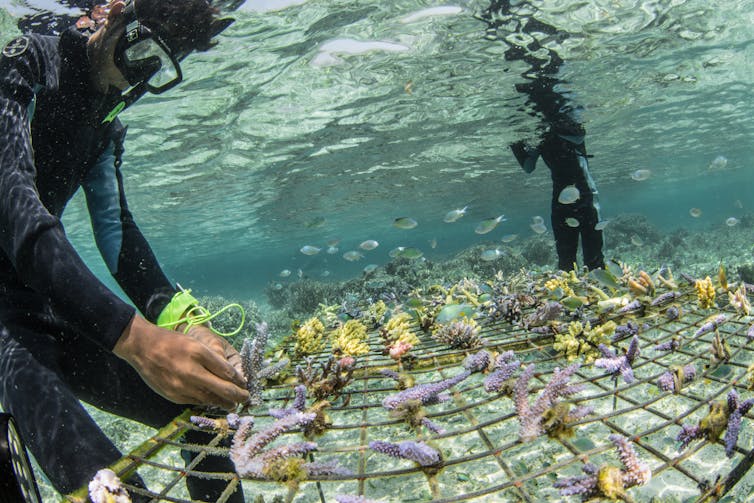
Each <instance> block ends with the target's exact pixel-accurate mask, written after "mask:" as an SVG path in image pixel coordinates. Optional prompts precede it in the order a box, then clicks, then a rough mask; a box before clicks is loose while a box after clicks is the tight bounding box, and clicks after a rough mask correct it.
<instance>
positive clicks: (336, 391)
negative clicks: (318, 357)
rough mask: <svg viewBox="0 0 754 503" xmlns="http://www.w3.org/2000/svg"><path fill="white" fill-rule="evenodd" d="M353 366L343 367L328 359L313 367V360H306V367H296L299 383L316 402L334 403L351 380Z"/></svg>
mask: <svg viewBox="0 0 754 503" xmlns="http://www.w3.org/2000/svg"><path fill="white" fill-rule="evenodd" d="M353 370H354V366H353V365H345V364H344V363H343V362H341V361H336V360H335V357H332V356H331V357H330V358H328V359H327V361H326V362H325V363H322V362H320V363H319V364H318V365H315V362H314V360H313V358H311V357H310V358H307V359H306V367H302V366H301V365H298V366H297V367H296V377H297V378H298V381H299V383H301V384H303V385H304V386H306V389H307V390H308V391H309V392H310V393H311V394H312V396H313V397H314V399H315V400H316V401H319V400H324V399H330V400H331V401H335V400H337V399H338V397H340V396H341V394H342V393H343V389H344V388H345V387H346V386H348V384H349V383H350V382H351V379H352V378H353Z"/></svg>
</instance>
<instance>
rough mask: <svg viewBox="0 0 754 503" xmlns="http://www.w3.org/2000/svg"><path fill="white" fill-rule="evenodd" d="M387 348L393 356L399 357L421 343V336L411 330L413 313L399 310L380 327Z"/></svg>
mask: <svg viewBox="0 0 754 503" xmlns="http://www.w3.org/2000/svg"><path fill="white" fill-rule="evenodd" d="M380 335H381V336H382V339H383V341H384V343H385V348H386V350H387V351H388V352H389V353H390V356H392V357H393V358H396V359H397V358H399V357H401V356H403V355H404V354H406V353H407V352H408V351H409V350H411V348H413V347H414V346H416V345H417V344H419V338H418V337H417V336H416V334H414V333H413V332H412V331H411V315H410V314H408V313H406V312H397V313H394V314H393V316H391V317H390V319H389V320H388V322H387V323H385V325H384V326H383V327H382V328H380Z"/></svg>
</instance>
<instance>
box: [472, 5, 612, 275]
mask: <svg viewBox="0 0 754 503" xmlns="http://www.w3.org/2000/svg"><path fill="white" fill-rule="evenodd" d="M536 13H537V8H536V7H535V6H533V5H532V4H530V3H529V2H527V1H523V2H511V0H494V1H492V2H491V3H490V6H489V8H488V9H487V10H485V11H484V12H483V13H482V14H481V15H480V16H479V18H480V19H481V20H483V21H484V22H486V23H487V25H488V26H487V30H486V31H487V34H486V38H488V39H490V40H496V41H500V42H503V43H504V44H505V45H507V46H508V49H507V50H506V51H505V59H506V61H523V62H525V63H526V64H527V65H529V68H528V69H527V70H526V71H525V72H524V73H522V74H521V76H522V77H523V78H524V82H522V83H519V84H516V90H517V91H518V92H520V93H523V94H525V95H526V97H527V100H526V109H525V110H522V112H525V113H528V114H530V115H533V116H536V117H539V118H540V120H541V126H540V128H539V130H540V132H539V139H538V140H539V141H538V143H537V144H536V145H529V144H527V143H526V142H525V141H518V142H515V143H513V144H511V145H510V149H511V151H512V152H513V154H514V156H515V157H516V160H517V161H518V163H519V164H520V165H521V168H522V169H523V170H524V171H526V172H527V173H531V172H532V171H534V168H535V167H536V163H537V159H538V158H539V157H542V159H543V160H544V161H545V164H547V167H548V168H549V169H550V173H551V176H552V214H551V221H552V230H553V234H554V235H555V247H556V250H557V253H558V268H559V269H562V270H570V269H572V268H573V267H574V264H575V263H576V252H577V250H578V243H579V236H581V246H582V250H583V257H584V265H586V266H587V267H588V268H589V269H596V268H601V267H604V256H603V254H602V226H601V225H600V221H601V219H600V206H599V201H598V192H597V187H596V185H595V183H594V180H593V179H592V177H591V175H590V174H589V166H588V162H587V157H588V156H587V153H586V146H585V143H584V139H585V136H586V130H585V129H584V126H583V124H582V123H581V118H580V115H581V108H580V107H579V106H577V105H575V104H574V103H573V101H572V99H571V96H570V93H569V92H568V90H567V86H566V82H565V81H563V80H562V79H560V77H559V73H560V70H561V67H562V65H563V63H564V61H563V59H562V58H561V57H560V56H559V55H558V53H557V52H555V50H553V49H552V48H549V47H547V44H548V43H550V44H559V43H560V42H562V41H563V40H565V39H566V38H568V37H569V34H568V33H566V32H564V31H561V30H558V29H557V28H555V27H554V26H552V25H550V24H547V23H544V22H542V21H540V20H538V19H536V18H535V17H534V16H535V15H536ZM573 187H575V189H576V190H577V191H578V192H577V193H576V192H575V191H574V189H573ZM564 189H566V192H564ZM566 193H567V197H562V196H561V194H563V196H566ZM574 196H575V200H574Z"/></svg>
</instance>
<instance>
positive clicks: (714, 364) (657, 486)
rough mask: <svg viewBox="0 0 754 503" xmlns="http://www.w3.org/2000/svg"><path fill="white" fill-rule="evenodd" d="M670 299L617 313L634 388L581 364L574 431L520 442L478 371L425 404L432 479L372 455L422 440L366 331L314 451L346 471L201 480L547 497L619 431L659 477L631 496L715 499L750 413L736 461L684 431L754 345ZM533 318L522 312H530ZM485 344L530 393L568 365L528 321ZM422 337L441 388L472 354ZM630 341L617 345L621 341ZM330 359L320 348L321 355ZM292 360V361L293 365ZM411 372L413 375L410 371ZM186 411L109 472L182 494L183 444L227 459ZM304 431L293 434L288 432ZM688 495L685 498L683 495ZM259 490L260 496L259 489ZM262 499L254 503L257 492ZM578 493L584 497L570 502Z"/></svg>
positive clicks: (610, 452) (742, 453)
mask: <svg viewBox="0 0 754 503" xmlns="http://www.w3.org/2000/svg"><path fill="white" fill-rule="evenodd" d="M679 292H680V296H679V297H678V298H677V299H675V305H676V306H678V307H680V308H681V309H682V312H683V314H682V315H681V316H680V317H679V318H677V319H675V320H668V319H667V317H666V316H664V315H663V314H662V313H661V310H660V309H659V308H652V307H649V306H648V307H647V309H646V310H644V312H643V313H642V314H641V316H637V315H636V313H634V314H626V315H620V316H614V319H615V322H616V323H621V322H625V321H626V320H627V319H631V320H633V321H634V322H636V323H638V324H639V326H641V329H640V330H639V333H638V337H639V343H640V347H641V354H640V355H639V356H638V358H637V359H636V361H635V362H634V363H633V370H634V374H635V376H636V379H635V381H634V382H631V383H630V384H626V383H625V382H624V381H623V380H622V379H615V378H614V377H613V375H612V374H610V373H609V372H606V371H605V370H604V369H602V368H597V367H595V366H593V365H588V366H587V365H583V366H582V367H581V368H580V369H579V370H578V371H577V372H576V374H575V375H574V376H573V378H572V379H571V381H572V382H573V383H582V384H584V386H585V388H584V390H583V391H581V392H580V393H578V394H577V395H574V396H573V397H570V398H569V401H571V402H576V403H578V404H579V405H591V406H594V413H593V414H591V415H589V416H586V417H584V418H582V419H579V420H578V421H577V422H576V423H575V425H574V430H575V431H574V435H573V436H571V437H563V438H549V437H548V436H547V435H544V436H541V437H538V438H536V439H534V440H533V441H530V442H526V443H523V442H521V441H520V440H519V437H518V430H519V423H518V419H517V415H516V412H515V408H514V405H513V401H512V399H511V398H510V396H506V395H505V394H498V393H487V392H486V391H485V390H484V389H483V387H482V380H483V376H482V375H481V374H475V375H472V376H471V377H470V378H468V379H466V380H465V381H464V382H462V383H461V384H459V385H457V386H455V387H454V388H451V390H450V391H451V394H452V400H450V401H448V402H444V403H441V404H438V405H434V406H431V407H426V411H427V417H429V418H430V419H431V420H432V421H433V422H435V423H437V424H439V425H441V426H442V427H443V428H444V429H445V430H446V432H445V433H442V434H439V435H434V436H433V437H432V442H433V445H435V446H437V447H438V448H439V449H440V450H441V451H442V453H443V457H444V467H443V469H442V470H441V471H440V473H438V474H437V475H436V477H429V476H427V474H426V473H425V472H424V471H422V470H421V469H420V467H418V466H417V465H416V464H414V463H412V462H410V461H405V460H400V459H398V460H396V459H394V458H388V457H386V456H382V455H380V454H378V453H375V452H373V451H371V450H370V449H369V448H368V445H369V442H370V441H373V440H390V441H392V442H399V441H401V440H412V439H413V440H415V439H416V433H414V432H412V431H411V430H409V429H408V428H407V427H406V425H405V423H404V422H402V421H401V420H399V419H393V418H391V417H390V416H389V415H388V413H387V411H386V410H385V409H384V408H383V407H382V404H381V403H382V400H383V399H384V398H385V397H386V396H388V395H390V394H393V393H395V392H396V387H395V382H394V381H392V380H391V379H389V378H387V377H385V376H384V375H383V374H381V373H380V372H379V371H380V370H382V369H396V363H395V361H394V360H392V359H390V358H389V357H388V356H386V355H384V354H383V351H382V348H383V346H382V345H381V344H380V342H379V336H377V335H374V334H373V335H372V336H371V338H370V345H371V351H370V352H369V354H367V355H364V356H360V357H358V358H357V368H356V371H355V373H354V379H353V381H352V382H351V383H350V385H349V386H348V387H347V388H346V389H345V393H344V394H345V395H346V396H347V397H348V400H347V401H346V402H347V405H343V402H344V400H343V399H342V398H341V399H340V400H338V401H335V403H334V404H333V406H332V407H331V408H330V409H329V410H328V413H329V415H330V417H331V418H332V426H331V427H330V428H329V429H328V430H327V431H326V432H325V433H324V435H322V436H320V437H318V438H317V439H316V441H317V443H318V444H319V448H318V451H317V452H316V453H315V454H314V456H316V457H317V459H318V460H321V459H336V460H338V462H339V464H340V465H341V466H344V467H347V468H349V469H350V470H351V471H352V474H351V475H339V476H335V477H330V478H327V479H322V480H307V481H304V482H302V483H300V484H299V485H298V486H297V487H296V490H295V492H291V491H290V489H289V488H287V487H286V486H285V485H282V484H279V483H274V482H260V481H241V480H240V479H239V478H238V476H237V475H236V474H235V473H206V474H198V475H201V476H205V477H212V478H218V479H222V480H225V481H227V488H226V491H225V493H224V494H223V496H222V497H221V498H220V499H219V500H218V502H220V503H222V502H223V501H225V500H226V498H227V497H228V495H229V494H231V493H232V492H233V491H234V490H235V488H236V487H237V485H238V484H241V483H242V484H243V486H244V490H245V491H246V494H247V501H262V497H263V501H267V502H269V501H273V500H274V499H275V498H276V497H277V498H278V500H280V499H281V498H282V499H283V500H284V499H285V498H289V499H292V500H293V501H302V502H319V501H321V502H323V503H324V502H332V501H335V495H336V494H350V495H361V496H363V497H364V498H368V499H369V500H374V501H385V502H388V501H427V500H432V501H437V502H448V503H449V502H456V501H473V500H476V501H532V502H533V501H544V500H550V499H557V498H560V497H561V496H560V495H559V493H558V490H557V489H555V488H554V487H553V483H554V482H555V481H556V480H557V479H559V478H562V477H574V476H578V475H581V474H582V472H581V468H582V466H583V465H584V463H585V462H587V461H588V462H592V463H595V464H597V465H600V464H604V463H610V464H617V465H619V462H618V460H617V456H616V454H615V449H614V448H613V445H612V444H611V443H610V442H609V441H608V436H609V435H611V434H619V435H622V436H625V437H627V438H628V439H629V440H631V441H632V443H633V446H634V449H635V450H636V452H637V454H638V457H639V458H640V459H641V460H643V461H644V462H645V463H647V464H648V465H649V467H650V468H651V470H652V481H651V482H650V483H649V484H647V485H644V486H640V487H635V488H632V489H630V491H629V494H630V495H631V497H632V498H633V499H634V500H636V501H649V500H650V499H651V498H652V497H653V496H660V497H670V496H674V497H677V498H678V499H679V500H683V501H688V500H705V499H707V498H719V497H721V496H722V495H724V494H726V493H727V492H729V491H730V490H731V488H732V487H733V486H734V485H735V484H736V483H737V482H739V480H740V479H741V478H742V477H743V475H744V474H745V473H746V472H747V471H748V470H749V468H750V467H751V466H752V464H753V463H754V450H752V446H754V429H752V427H751V426H752V415H751V414H746V415H745V416H744V418H743V422H742V428H741V435H740V437H739V438H738V442H737V444H736V445H735V447H734V449H733V452H732V457H730V458H729V457H727V456H726V454H725V447H724V445H723V442H722V440H718V441H709V440H701V441H694V442H692V443H691V444H690V445H689V447H688V448H686V449H684V450H679V442H678V441H676V436H677V435H678V433H679V431H681V425H682V424H696V423H697V422H698V421H699V420H700V419H701V418H702V417H704V416H705V415H706V413H707V410H708V406H709V404H710V403H712V402H713V401H716V400H725V397H726V395H727V394H728V393H729V392H730V391H731V390H736V391H737V392H738V394H739V395H741V397H742V398H747V397H748V396H749V395H750V393H751V392H750V391H748V389H747V386H748V375H747V370H748V368H749V366H750V365H751V364H752V363H754V342H750V340H749V337H748V333H749V329H750V325H751V319H750V317H749V316H742V315H739V314H737V313H736V312H735V311H734V310H733V308H732V307H731V306H730V305H729V306H727V307H726V308H724V309H721V310H718V309H716V308H715V309H701V308H700V307H699V306H698V303H697V295H696V293H695V292H694V289H693V288H691V287H683V288H681V289H679ZM720 313H723V314H725V315H727V317H728V318H727V321H726V322H725V323H724V324H721V325H720V326H719V327H718V328H717V330H712V331H707V332H705V333H700V334H699V335H696V334H697V333H699V332H700V330H699V329H700V327H702V326H703V325H704V324H705V323H707V322H709V320H710V319H711V317H713V316H714V315H717V314H720ZM524 314H526V312H525V313H524ZM481 327H482V330H481V336H482V338H483V340H484V341H485V345H484V348H485V349H487V350H489V351H496V352H502V351H504V350H510V349H512V350H515V353H516V357H517V358H518V359H519V360H521V362H522V363H523V364H524V365H526V364H529V363H534V364H535V365H536V374H535V376H534V378H533V379H532V380H531V382H530V384H529V386H530V388H531V387H532V386H533V387H534V390H533V393H536V392H537V391H538V390H541V388H542V387H543V385H544V384H546V383H547V382H548V381H549V379H550V377H551V376H552V373H553V371H554V369H555V368H557V367H560V368H562V367H565V366H566V365H567V363H566V362H565V359H564V358H563V357H562V356H559V355H558V354H557V352H556V351H554V350H553V348H552V342H553V336H552V335H539V334H536V333H534V332H532V331H528V330H526V329H524V328H523V327H521V326H518V325H513V324H510V323H508V322H505V321H502V320H497V321H487V322H484V323H482V324H481ZM415 333H416V335H417V336H418V337H419V338H420V340H421V345H419V346H417V348H416V349H415V350H414V355H415V360H414V361H413V364H412V368H411V369H410V370H408V372H409V373H410V374H411V376H412V377H413V378H414V379H415V381H416V382H417V383H421V382H434V381H438V380H440V379H445V378H447V377H450V376H453V375H456V374H458V373H459V372H460V371H462V370H463V368H462V367H461V365H462V362H463V360H464V359H465V358H466V357H467V356H468V355H470V354H473V353H474V352H475V351H476V350H459V349H451V348H448V347H446V346H442V345H440V344H439V343H438V342H436V341H435V340H434V339H432V338H431V337H430V336H429V335H427V334H425V333H423V332H422V331H421V330H419V328H418V327H416V328H415ZM718 334H719V337H720V338H722V339H724V340H726V341H727V343H728V345H729V349H730V358H729V359H728V361H720V360H714V359H710V353H711V350H710V348H711V345H712V344H713V340H714V339H715V337H716V336H718ZM673 338H677V339H678V340H681V341H682V345H681V347H680V348H679V349H677V350H675V351H671V352H664V351H657V350H654V349H653V348H654V347H655V346H656V345H658V344H661V343H663V342H668V341H671V340H673ZM627 345H628V339H625V340H623V341H621V342H619V343H617V344H616V347H618V348H625V347H626V346H627ZM328 356H329V354H326V353H322V354H319V355H315V358H318V359H320V360H324V359H326V358H327V357H328ZM296 363H297V362H293V364H294V365H295V364H296ZM687 364H693V365H694V366H695V367H696V372H697V378H696V379H695V380H694V381H693V382H690V383H688V384H686V385H685V386H684V387H683V388H682V389H680V390H678V391H677V392H668V391H661V390H660V389H659V387H658V385H657V379H658V378H659V377H660V375H662V374H663V373H665V372H666V371H669V370H671V371H672V370H673V369H675V368H677V367H678V366H682V365H687ZM404 370H405V369H404ZM292 399H293V386H292V385H291V384H290V383H285V382H283V383H277V384H271V385H269V386H267V387H266V389H265V391H264V400H265V403H264V404H263V405H262V406H261V407H259V408H256V409H254V411H253V413H254V415H255V417H256V420H257V423H258V424H262V425H264V424H269V423H270V422H271V421H272V418H270V416H269V415H268V414H267V410H268V409H269V408H273V407H278V408H279V407H286V406H289V403H290V401H291V400H292ZM190 414H191V412H190V411H187V412H186V413H184V414H183V415H181V416H179V417H177V418H176V419H175V420H174V421H173V422H172V423H170V424H169V425H166V426H165V427H164V428H163V429H162V430H160V431H159V432H158V433H157V434H156V435H155V436H154V437H153V438H151V439H149V440H148V441H146V442H145V443H144V444H142V445H141V446H139V447H138V448H137V449H135V450H133V451H132V452H131V453H129V454H128V455H126V456H125V457H124V458H123V459H121V460H120V461H119V462H118V463H116V464H115V465H114V466H113V467H112V468H113V470H114V471H115V472H116V473H118V474H119V475H120V476H121V477H124V476H126V475H128V474H129V473H131V472H133V471H134V470H138V471H139V473H141V474H142V477H143V478H144V479H145V480H149V481H150V487H151V491H145V490H143V489H138V488H135V487H131V486H127V489H128V490H129V491H130V492H140V493H141V494H143V495H146V496H149V497H151V498H153V501H170V502H183V501H188V496H187V494H186V490H185V487H184V486H185V484H183V480H182V479H184V478H185V477H186V476H187V475H188V474H196V473H195V472H194V471H193V467H194V466H195V465H196V463H197V462H198V459H197V460H195V461H194V463H193V464H192V465H190V466H188V467H184V466H183V462H182V460H181V458H180V455H179V450H180V449H181V448H189V449H192V450H195V451H197V452H198V453H199V459H201V457H203V456H207V455H217V454H219V455H227V454H228V449H227V448H226V447H221V443H222V441H223V439H224V437H226V436H228V435H229V433H227V432H226V433H222V432H221V433H217V434H216V436H215V438H214V439H213V441H212V442H211V443H210V444H209V446H198V445H189V446H186V445H185V444H183V443H181V442H180V440H179V439H180V437H181V435H182V434H183V433H185V432H186V431H187V430H188V429H190V428H197V427H196V426H194V425H193V424H192V423H191V422H190V421H189V420H188V417H189V415H190ZM285 437H291V438H298V437H300V433H298V432H296V431H293V432H289V433H286V434H285V435H283V438H282V440H279V441H280V442H285V441H286V438H285ZM679 491H680V492H679ZM260 496H261V497H260ZM255 498H256V500H255ZM573 499H574V501H575V500H576V499H577V498H575V497H574V498H573ZM85 500H86V492H85V489H82V490H81V491H79V492H77V493H75V494H71V495H68V496H66V497H65V498H64V501H67V502H69V503H74V502H75V503H78V502H83V501H85Z"/></svg>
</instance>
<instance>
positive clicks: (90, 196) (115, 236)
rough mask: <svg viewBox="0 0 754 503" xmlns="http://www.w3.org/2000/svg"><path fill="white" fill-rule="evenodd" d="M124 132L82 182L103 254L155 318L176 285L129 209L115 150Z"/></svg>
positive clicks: (124, 285) (117, 277) (134, 297)
mask: <svg viewBox="0 0 754 503" xmlns="http://www.w3.org/2000/svg"><path fill="white" fill-rule="evenodd" d="M116 126H117V125H116ZM122 136H123V134H122V133H120V132H118V133H117V134H116V135H114V140H113V142H111V143H110V145H109V146H108V148H107V150H105V152H104V153H103V154H102V155H101V156H100V158H99V160H98V161H97V163H96V164H95V166H93V167H92V169H91V170H90V171H89V173H88V174H87V176H86V178H85V179H84V180H83V182H82V186H83V188H84V193H85V194H86V202H87V206H88V208H89V215H90V217H91V220H92V229H93V231H94V238H95V241H96V242H97V247H98V248H99V251H100V254H101V255H102V258H103V259H104V261H105V263H106V264H107V267H108V269H109V270H110V273H111V274H112V275H113V277H114V278H115V280H116V281H117V282H118V284H119V285H120V287H121V288H122V289H123V291H124V292H126V295H128V297H129V298H130V299H131V300H132V301H133V302H134V304H135V305H136V307H137V308H138V309H139V311H141V312H142V313H144V316H145V317H146V318H147V319H148V320H150V321H152V322H154V321H155V320H156V319H157V317H158V316H159V314H160V312H161V311H162V310H163V308H164V307H165V306H166V305H167V304H168V302H170V299H171V298H172V297H173V295H174V294H175V293H176V289H175V288H174V287H173V285H171V284H170V281H168V279H167V277H166V276H165V273H164V272H163V271H162V268H161V267H160V265H159V263H158V262H157V259H156V258H155V256H154V253H153V252H152V249H151V247H150V246H149V243H148V242H147V240H146V239H145V238H144V235H143V234H142V233H141V231H140V230H139V228H138V227H137V225H136V223H135V222H134V220H133V217H132V215H131V212H130V211H129V210H128V205H127V203H126V196H125V193H124V190H123V177H122V175H121V172H120V168H119V167H117V166H116V163H115V153H114V144H115V143H116V142H118V141H122Z"/></svg>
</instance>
